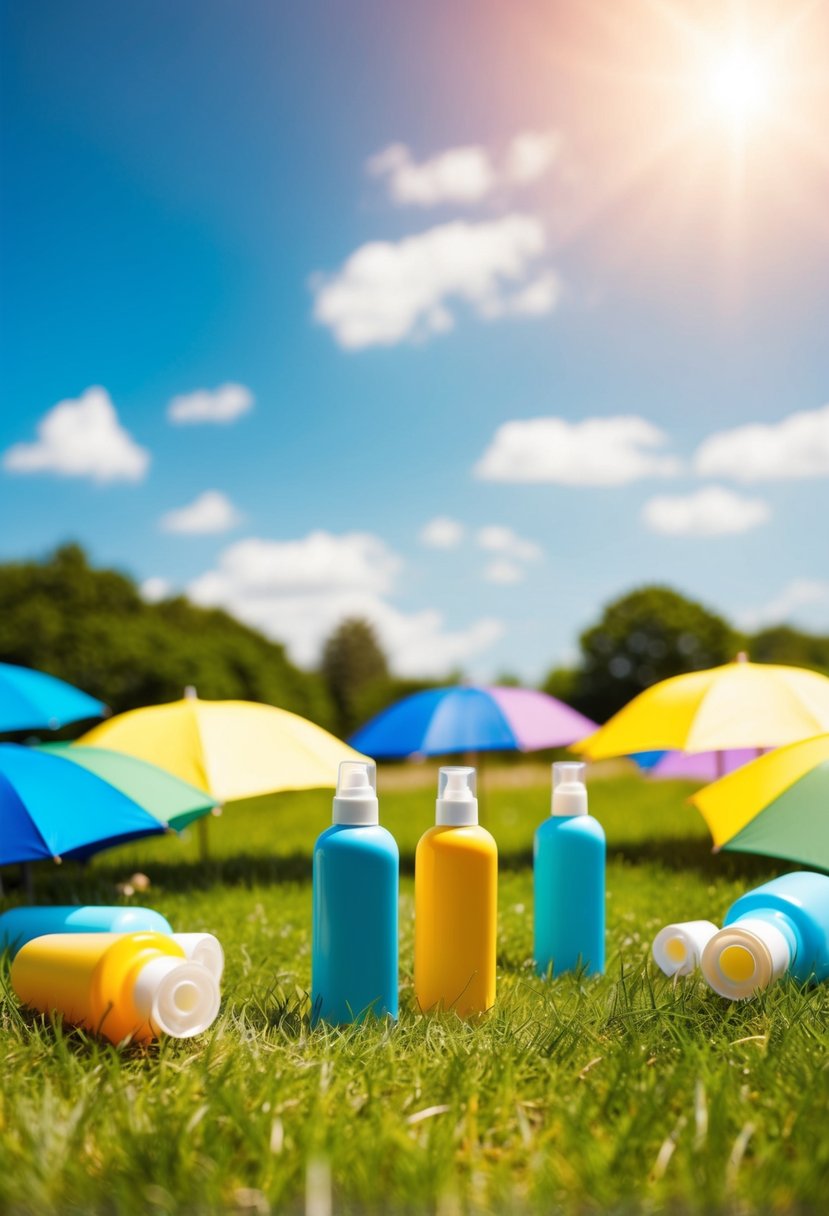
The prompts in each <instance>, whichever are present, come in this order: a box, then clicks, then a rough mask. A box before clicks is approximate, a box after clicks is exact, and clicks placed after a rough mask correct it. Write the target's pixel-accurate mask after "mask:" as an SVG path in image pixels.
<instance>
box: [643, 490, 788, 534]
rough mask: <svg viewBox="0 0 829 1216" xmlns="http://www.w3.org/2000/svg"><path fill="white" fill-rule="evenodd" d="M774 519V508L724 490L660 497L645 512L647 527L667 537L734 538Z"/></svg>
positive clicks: (644, 519) (651, 502)
mask: <svg viewBox="0 0 829 1216" xmlns="http://www.w3.org/2000/svg"><path fill="white" fill-rule="evenodd" d="M770 517H771V508H770V507H769V505H768V503H767V502H764V501H763V499H762V498H743V497H742V495H740V494H735V493H734V492H733V490H726V489H724V488H723V487H722V486H704V487H703V488H702V489H700V490H695V491H694V492H693V493H692V494H677V495H674V494H662V495H657V496H656V497H655V498H651V499H649V500H648V502H646V503H645V505H644V507H643V508H642V519H643V521H644V523H645V526H646V527H647V528H648V529H649V530H650V531H651V532H661V533H662V534H663V535H665V536H734V535H736V534H737V533H739V532H750V531H751V529H752V528H757V527H759V526H760V524H764V523H766V521H767V520H768V519H770Z"/></svg>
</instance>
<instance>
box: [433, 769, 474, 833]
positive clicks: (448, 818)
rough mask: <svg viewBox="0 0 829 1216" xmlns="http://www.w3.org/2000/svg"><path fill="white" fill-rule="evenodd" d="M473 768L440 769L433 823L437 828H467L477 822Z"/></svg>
mask: <svg viewBox="0 0 829 1216" xmlns="http://www.w3.org/2000/svg"><path fill="white" fill-rule="evenodd" d="M475 783H476V777H475V770H474V768H454V767H449V768H442V769H441V770H440V773H439V774H438V797H437V802H436V804H435V823H436V824H437V825H438V827H447V828H461V827H469V826H471V825H472V824H475V823H477V822H478V799H477V798H476V796H475Z"/></svg>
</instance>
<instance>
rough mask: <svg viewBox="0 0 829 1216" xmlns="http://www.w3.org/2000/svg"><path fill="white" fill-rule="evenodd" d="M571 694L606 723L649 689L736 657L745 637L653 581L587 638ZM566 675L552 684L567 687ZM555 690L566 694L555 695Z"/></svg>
mask: <svg viewBox="0 0 829 1216" xmlns="http://www.w3.org/2000/svg"><path fill="white" fill-rule="evenodd" d="M580 647H581V654H582V658H581V663H580V665H579V666H578V668H577V669H576V670H575V672H573V673H572V685H571V688H570V692H571V695H570V696H569V697H564V698H563V699H565V700H568V701H569V703H570V704H572V705H574V706H575V707H576V708H577V709H580V710H581V711H582V713H585V714H587V715H588V716H589V717H591V718H594V719H595V720H596V721H599V722H604V721H606V720H607V718H609V717H610V716H611V714H614V713H615V712H616V711H617V710H618V709H621V707H622V706H623V705H625V704H626V703H627V702H628V701H629V700H630V699H631V698H632V697H635V696H636V695H637V693H640V692H641V691H642V690H643V689H644V688H648V687H649V686H650V685H651V684H655V683H657V681H659V680H664V679H667V678H668V677H669V676H675V675H679V674H681V673H682V672H685V671H698V670H700V669H702V668H704V667H714V666H716V665H717V664H719V663H725V662H727V661H728V660H729V659H732V658H733V657H734V656H735V654H736V653H737V651H738V650H739V648H740V638H739V636H738V635H737V634H736V633H735V632H734V630H733V629H732V628H731V626H730V625H729V624H728V622H727V621H725V620H724V619H723V618H722V617H720V616H717V614H716V613H713V612H710V611H709V610H708V609H707V608H704V607H703V606H702V605H701V604H698V603H696V602H695V601H694V600H690V599H687V598H686V597H685V596H684V595H680V593H679V592H678V591H674V590H672V589H671V588H670V587H659V586H648V587H642V588H640V589H638V590H636V591H632V592H630V593H629V594H627V595H624V596H622V597H621V599H618V600H614V601H613V603H611V604H608V605H607V607H606V608H605V610H604V612H603V614H602V616H601V619H600V620H599V621H598V623H597V624H596V625H594V626H592V627H591V628H590V629H588V630H586V631H585V632H584V633H583V634H582V635H581V638H580ZM566 684H567V680H566V677H565V674H564V673H563V672H561V671H560V670H559V671H556V672H552V673H551V674H550V676H549V677H548V680H547V684H546V685H545V687H547V688H548V690H549V691H552V687H553V686H556V687H558V688H565V689H566ZM556 695H560V693H559V694H556Z"/></svg>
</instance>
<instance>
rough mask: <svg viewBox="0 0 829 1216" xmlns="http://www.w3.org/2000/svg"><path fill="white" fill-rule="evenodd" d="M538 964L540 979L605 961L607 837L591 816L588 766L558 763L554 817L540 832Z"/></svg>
mask: <svg viewBox="0 0 829 1216" xmlns="http://www.w3.org/2000/svg"><path fill="white" fill-rule="evenodd" d="M533 885H534V891H535V965H536V968H537V970H538V973H539V975H548V974H551V975H561V974H562V972H565V971H573V970H575V969H576V968H578V967H583V968H584V970H585V972H586V973H587V974H601V973H602V972H603V971H604V962H605V837H604V831H603V829H602V825H601V824H600V823H599V822H598V821H597V820H596V819H594V818H593V817H592V815H588V813H587V788H586V786H585V784H584V765H583V764H580V763H571V762H569V761H567V762H563V763H559V764H554V765H553V801H552V814H551V816H550V817H549V819H546V820H545V821H544V823H542V824H541V826H540V827H539V829H538V831H537V832H536V834H535V847H534V856H533Z"/></svg>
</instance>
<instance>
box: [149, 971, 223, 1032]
mask: <svg viewBox="0 0 829 1216" xmlns="http://www.w3.org/2000/svg"><path fill="white" fill-rule="evenodd" d="M132 996H133V1001H134V1003H135V1008H136V1009H137V1010H138V1012H139V1013H140V1014H141V1016H142V1017H144V1018H146V1019H147V1021H148V1022H149V1023H150V1025H151V1026H152V1028H153V1030H154V1031H155V1032H156V1034H166V1035H169V1036H170V1038H172V1039H191V1038H192V1037H193V1036H194V1035H197V1034H201V1033H202V1031H203V1030H207V1028H208V1026H210V1025H211V1023H212V1022H213V1021H215V1018H216V1014H217V1013H218V1012H219V999H220V998H219V985H218V984H217V983H216V981H215V979H214V978H213V976H212V975H211V974H210V972H209V971H208V970H207V968H206V967H203V966H202V965H201V963H195V962H190V961H189V960H185V959H182V958H173V957H171V956H170V955H161V956H159V957H158V958H154V959H151V960H150V962H148V963H145V964H144V966H143V967H142V968H141V970H140V971H139V972H138V975H137V976H136V978H135V987H134V988H133V993H132Z"/></svg>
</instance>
